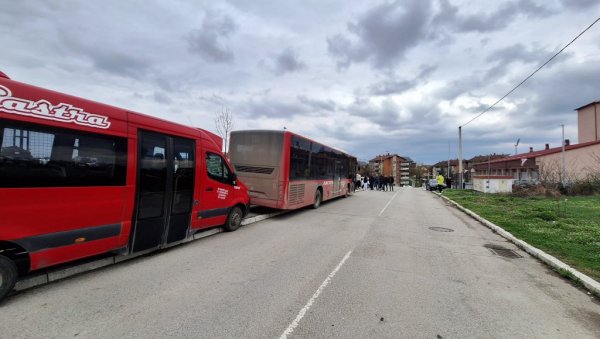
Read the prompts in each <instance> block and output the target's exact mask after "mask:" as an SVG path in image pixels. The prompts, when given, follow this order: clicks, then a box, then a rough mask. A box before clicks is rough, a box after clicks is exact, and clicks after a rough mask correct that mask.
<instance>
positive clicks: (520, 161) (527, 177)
mask: <svg viewBox="0 0 600 339" xmlns="http://www.w3.org/2000/svg"><path fill="white" fill-rule="evenodd" d="M576 110H577V120H578V123H577V125H578V136H579V141H580V143H578V144H571V143H570V142H569V140H568V139H567V140H565V147H564V159H565V173H564V174H563V173H562V161H563V160H562V159H563V147H562V145H561V146H558V147H550V145H549V144H546V145H545V148H544V149H542V150H534V149H533V147H530V148H529V152H527V153H521V154H515V155H511V156H508V157H504V158H500V159H490V160H489V161H480V162H477V163H474V164H473V169H474V176H502V177H512V179H513V180H517V181H519V182H538V181H551V182H560V181H561V180H563V179H562V176H563V175H564V179H565V180H567V181H573V180H580V179H585V178H586V177H588V176H589V175H598V174H600V101H595V102H592V103H589V104H587V105H585V106H581V107H579V108H577V109H576Z"/></svg>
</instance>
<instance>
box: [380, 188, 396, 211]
mask: <svg viewBox="0 0 600 339" xmlns="http://www.w3.org/2000/svg"><path fill="white" fill-rule="evenodd" d="M398 193H400V191H398V192H396V194H394V196H393V197H392V198H391V199H390V201H388V203H387V204H385V207H384V208H383V209H382V210H381V212H379V216H381V215H382V214H383V212H384V211H385V209H386V208H388V206H389V205H390V203H391V202H392V200H394V198H395V197H396V196H397V195H398Z"/></svg>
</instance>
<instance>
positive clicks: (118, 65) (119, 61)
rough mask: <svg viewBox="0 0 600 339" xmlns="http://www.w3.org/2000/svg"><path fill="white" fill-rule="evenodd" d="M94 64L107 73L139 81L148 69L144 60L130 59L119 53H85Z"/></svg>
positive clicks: (147, 64)
mask: <svg viewBox="0 0 600 339" xmlns="http://www.w3.org/2000/svg"><path fill="white" fill-rule="evenodd" d="M87 54H88V56H89V57H90V58H92V60H93V62H94V66H95V67H96V68H98V69H100V70H102V71H106V72H108V73H112V74H116V75H120V76H124V77H131V78H134V79H137V80H139V79H140V78H142V76H143V75H144V74H146V73H147V71H148V69H149V68H150V65H149V63H148V62H147V61H146V60H143V59H139V58H136V57H131V56H129V55H127V54H123V53H120V52H112V53H111V51H109V50H106V51H102V52H99V51H94V52H92V51H89V53H87Z"/></svg>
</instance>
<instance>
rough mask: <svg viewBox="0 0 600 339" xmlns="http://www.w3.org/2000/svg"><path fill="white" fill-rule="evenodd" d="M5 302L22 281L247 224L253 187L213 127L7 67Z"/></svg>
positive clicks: (2, 216) (2, 107)
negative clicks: (114, 102) (85, 94)
mask: <svg viewBox="0 0 600 339" xmlns="http://www.w3.org/2000/svg"><path fill="white" fill-rule="evenodd" d="M0 142H1V145H0V146H1V149H0V298H2V297H3V296H5V295H6V294H7V293H8V292H9V291H10V290H12V288H13V287H14V284H15V280H16V279H17V275H19V274H24V273H26V272H29V271H32V270H38V269H40V268H44V267H48V266H52V265H56V264H60V263H65V262H68V261H72V260H76V259H80V258H84V257H89V256H94V255H97V254H102V253H107V252H113V253H117V254H132V253H140V252H143V251H150V250H152V249H157V248H163V247H167V246H171V245H174V244H178V243H181V242H184V241H185V240H186V239H189V237H192V236H193V234H194V233H195V232H197V231H198V230H200V229H205V228H209V227H214V226H218V225H224V226H223V227H224V228H225V229H226V230H228V231H233V230H235V229H237V228H238V227H239V226H240V223H241V219H242V218H243V217H244V215H245V214H246V213H247V210H248V206H249V197H248V191H247V189H246V187H245V186H244V185H243V184H242V183H241V182H239V181H238V180H237V178H236V175H235V174H234V172H233V170H232V167H231V166H230V164H229V163H228V161H227V160H226V159H225V157H224V156H223V154H222V153H221V138H220V137H218V136H217V135H215V134H213V133H210V132H208V131H205V130H202V129H197V128H191V127H187V126H183V125H178V124H175V123H172V122H168V121H164V120H161V119H157V118H154V117H150V116H147V115H143V114H139V113H134V112H130V111H127V110H124V109H120V108H117V107H112V106H108V105H104V104H101V103H97V102H93V101H89V100H85V99H81V98H78V97H74V96H69V95H65V94H62V93H58V92H54V91H50V90H46V89H42V88H39V87H34V86H31V85H27V84H24V83H19V82H16V81H13V80H10V79H9V78H8V77H7V76H6V75H5V74H4V73H1V72H0Z"/></svg>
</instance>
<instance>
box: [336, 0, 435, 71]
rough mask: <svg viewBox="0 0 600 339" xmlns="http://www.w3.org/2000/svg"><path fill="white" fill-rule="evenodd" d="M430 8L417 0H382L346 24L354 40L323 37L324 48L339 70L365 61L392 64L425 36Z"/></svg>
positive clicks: (425, 3)
mask: <svg viewBox="0 0 600 339" xmlns="http://www.w3.org/2000/svg"><path fill="white" fill-rule="evenodd" d="M430 9H431V6H430V4H429V2H427V1H420V0H411V1H408V2H406V1H396V2H391V3H382V4H380V5H378V6H375V7H373V8H372V9H370V10H369V11H367V12H366V13H365V14H364V15H362V16H361V17H360V18H359V19H358V21H357V22H353V23H349V24H348V33H349V34H350V35H351V36H352V37H353V38H354V40H356V41H355V42H352V41H351V40H350V39H349V38H347V37H346V36H344V35H341V34H338V35H334V36H332V37H329V38H328V39H327V46H328V51H329V53H330V54H331V55H332V56H333V57H334V58H335V59H336V62H337V66H338V68H341V69H343V68H346V67H348V66H350V64H351V63H353V62H362V61H366V60H369V61H370V62H371V63H372V65H373V66H374V67H376V68H380V69H382V68H389V67H392V66H394V65H395V64H396V63H397V62H398V61H400V60H401V59H402V58H403V57H404V54H405V53H406V51H407V50H408V49H410V48H411V47H413V46H415V45H416V44H417V43H418V42H419V41H421V40H423V39H424V38H425V37H426V28H427V22H428V19H429V14H428V13H429V12H430Z"/></svg>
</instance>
